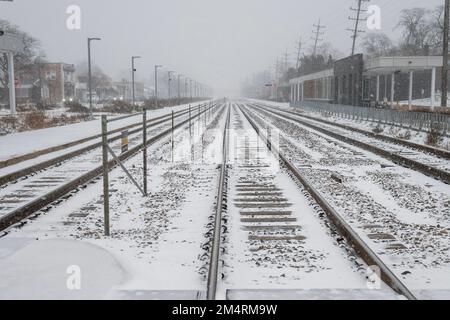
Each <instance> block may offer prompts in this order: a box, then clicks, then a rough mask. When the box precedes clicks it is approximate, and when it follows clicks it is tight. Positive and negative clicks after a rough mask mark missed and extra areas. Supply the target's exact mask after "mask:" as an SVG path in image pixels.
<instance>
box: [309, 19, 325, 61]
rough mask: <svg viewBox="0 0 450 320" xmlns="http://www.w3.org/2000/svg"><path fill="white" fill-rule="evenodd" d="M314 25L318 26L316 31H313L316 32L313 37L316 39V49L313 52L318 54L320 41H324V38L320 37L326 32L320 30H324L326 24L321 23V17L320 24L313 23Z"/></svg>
mask: <svg viewBox="0 0 450 320" xmlns="http://www.w3.org/2000/svg"><path fill="white" fill-rule="evenodd" d="M313 26H314V27H315V28H316V29H315V31H313V33H314V34H315V36H314V37H313V38H311V39H312V40H314V51H313V54H314V55H316V52H317V44H318V43H319V41H322V40H323V39H320V36H321V35H323V34H324V33H323V32H321V31H320V30H322V29H323V28H325V26H322V25H320V19H319V23H318V24H313Z"/></svg>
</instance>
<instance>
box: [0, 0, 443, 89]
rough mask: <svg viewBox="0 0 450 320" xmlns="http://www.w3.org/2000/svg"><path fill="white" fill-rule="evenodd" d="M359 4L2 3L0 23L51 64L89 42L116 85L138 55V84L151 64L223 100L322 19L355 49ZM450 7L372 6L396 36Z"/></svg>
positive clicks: (389, 1) (297, 0) (412, 2)
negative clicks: (404, 17) (420, 10)
mask: <svg viewBox="0 0 450 320" xmlns="http://www.w3.org/2000/svg"><path fill="white" fill-rule="evenodd" d="M355 3H356V0H316V1H311V0H126V1H119V0H38V1H36V0H14V2H13V3H10V2H3V1H0V17H1V18H2V19H7V20H9V21H11V22H13V23H15V24H17V25H19V26H20V27H21V28H22V29H24V30H25V31H28V32H29V33H31V34H33V35H34V36H35V37H37V38H39V39H40V40H41V41H42V46H43V48H44V49H45V51H46V53H47V56H48V58H49V59H50V60H52V61H63V62H68V63H75V64H77V63H80V62H83V61H85V60H86V59H87V58H86V55H87V54H86V37H88V36H91V37H92V36H96V37H102V39H103V40H102V41H101V42H98V43H94V48H93V54H94V63H95V64H97V65H98V66H100V67H101V68H102V69H103V70H104V71H106V72H107V73H108V74H110V75H111V76H113V77H115V78H119V77H129V73H130V72H129V71H128V70H129V68H130V67H129V64H130V62H129V60H130V57H131V56H132V55H140V56H142V57H143V59H142V60H141V61H139V62H138V64H137V68H138V72H137V78H138V79H143V80H146V81H150V79H151V77H153V67H152V66H153V65H154V64H163V65H164V66H165V67H166V68H167V69H170V70H175V71H177V72H180V73H182V74H185V75H187V76H190V77H193V78H195V79H196V80H198V81H200V82H203V83H207V84H210V85H211V86H212V87H214V89H215V91H216V94H217V95H227V96H232V95H234V94H237V93H238V89H239V85H240V83H241V81H242V80H243V79H245V78H246V77H247V76H249V75H251V74H252V73H253V72H257V71H261V70H264V69H267V68H268V67H269V66H272V65H273V64H274V61H275V58H276V57H281V56H282V54H284V52H285V51H286V49H288V51H289V52H290V53H291V55H290V58H291V59H292V60H293V59H294V50H295V43H296V41H297V40H298V37H299V36H300V35H302V36H303V39H304V40H307V45H308V46H310V45H311V44H312V41H311V40H310V37H311V35H312V28H313V27H312V25H313V23H316V22H317V20H318V19H319V18H321V19H322V24H324V25H325V26H326V27H327V28H326V29H325V32H326V33H325V35H324V36H323V38H324V40H325V41H329V42H331V43H332V44H333V45H334V46H335V47H336V48H337V49H338V50H340V51H341V52H342V53H344V54H347V53H348V52H349V51H350V48H351V39H350V37H349V32H348V31H346V29H347V28H349V27H351V26H352V24H351V22H350V21H348V16H349V15H350V10H349V8H350V6H354V5H355ZM443 3H444V0H426V1H423V0H395V1H394V0H372V1H371V4H376V5H379V6H380V7H381V10H382V28H383V30H382V31H384V32H386V33H387V34H389V35H390V36H392V37H394V38H398V36H399V35H398V31H395V30H394V27H395V25H396V24H397V20H398V16H399V12H400V11H401V9H403V8H410V7H415V6H422V7H428V8H432V7H434V6H437V5H439V4H443ZM69 5H78V6H80V8H81V13H82V16H81V19H82V20H81V22H82V25H81V30H75V31H73V30H72V31H70V30H68V29H67V28H66V20H67V18H68V15H67V14H66V9H67V7H68V6H69Z"/></svg>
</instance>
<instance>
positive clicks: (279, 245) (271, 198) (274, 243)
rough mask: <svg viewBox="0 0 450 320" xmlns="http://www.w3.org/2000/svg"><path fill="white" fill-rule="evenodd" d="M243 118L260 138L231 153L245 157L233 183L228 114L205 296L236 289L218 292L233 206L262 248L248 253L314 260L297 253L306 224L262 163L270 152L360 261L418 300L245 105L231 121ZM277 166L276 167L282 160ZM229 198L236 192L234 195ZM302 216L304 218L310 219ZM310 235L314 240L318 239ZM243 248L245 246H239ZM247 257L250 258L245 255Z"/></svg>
mask: <svg viewBox="0 0 450 320" xmlns="http://www.w3.org/2000/svg"><path fill="white" fill-rule="evenodd" d="M240 114H242V115H243V117H244V118H245V119H246V121H248V123H249V124H250V126H251V128H253V130H254V132H255V135H256V139H252V141H250V140H251V138H248V137H244V138H243V139H244V145H243V146H240V147H239V146H238V147H237V150H234V151H235V152H234V154H233V155H234V156H238V157H240V159H244V161H243V162H239V163H235V164H234V167H236V168H234V169H233V170H234V172H235V175H236V177H235V179H234V180H235V181H234V182H233V183H230V182H229V177H228V175H229V172H228V171H229V170H228V168H229V163H228V161H230V160H232V159H231V158H233V155H232V156H230V155H229V146H230V138H229V137H228V131H227V128H228V127H229V126H230V110H229V113H228V115H227V125H226V126H225V134H224V139H223V143H224V145H223V154H224V158H223V163H222V165H221V176H220V183H219V188H218V195H217V206H216V212H215V226H214V235H213V241H212V245H211V247H212V249H211V260H210V265H209V275H208V287H207V298H208V299H210V300H214V299H217V298H221V297H224V296H225V297H226V298H230V297H232V296H233V292H232V290H227V293H226V294H224V293H223V292H220V291H223V289H224V288H223V283H222V282H223V278H224V277H226V275H224V274H223V273H221V263H220V262H221V258H220V257H221V250H220V249H221V248H222V249H223V250H222V252H223V251H224V248H223V245H225V244H224V242H225V243H226V242H227V239H226V237H227V234H228V233H229V231H227V232H226V233H223V230H227V229H229V228H230V226H229V225H228V223H226V224H225V226H224V225H223V223H222V221H228V220H232V219H233V217H231V216H227V214H226V211H227V209H229V208H230V207H231V206H232V205H234V207H235V208H237V210H238V211H237V212H238V213H237V214H238V215H239V221H240V222H239V224H240V226H241V228H242V229H244V230H245V231H246V232H248V239H247V240H248V242H249V243H251V244H254V245H258V244H264V245H261V246H260V247H258V248H252V249H251V250H250V251H251V254H258V253H257V252H260V253H261V254H265V253H267V254H270V253H274V252H276V254H275V256H276V257H288V260H289V259H291V261H290V263H294V262H295V263H302V262H304V263H310V261H301V259H300V258H299V256H301V255H300V251H298V250H302V249H299V248H303V247H304V242H303V241H304V240H305V239H306V238H305V237H304V235H303V233H302V231H303V228H302V221H299V220H298V217H297V216H296V214H295V212H294V211H295V210H294V209H293V208H292V206H293V204H292V203H290V202H289V196H286V194H285V191H284V190H283V189H282V185H280V184H279V181H277V178H275V176H276V175H274V174H273V172H271V170H272V165H273V164H271V163H270V162H267V159H264V157H263V156H262V154H261V152H263V153H264V152H268V153H269V154H272V153H273V155H278V157H279V162H280V164H281V165H282V166H283V167H284V169H285V170H286V172H287V173H288V174H289V175H290V176H291V177H292V178H293V179H294V181H295V183H298V184H301V185H302V186H303V188H304V191H305V193H307V194H308V196H309V197H310V199H311V200H312V202H313V203H311V204H310V205H311V206H312V207H314V208H315V209H317V210H321V211H322V212H324V213H325V214H326V216H327V217H328V220H329V221H330V222H331V224H332V225H333V226H334V228H333V229H335V230H337V231H338V232H339V234H340V235H342V236H343V237H344V238H345V239H346V240H347V243H348V244H349V245H351V246H352V247H353V248H354V250H355V251H356V252H357V253H358V255H359V257H360V258H362V259H363V260H364V262H365V263H366V264H367V265H369V266H374V265H376V266H378V267H379V268H380V270H381V277H382V279H383V281H384V282H385V283H386V284H387V285H388V286H389V287H390V288H392V289H393V290H394V291H395V292H397V293H399V294H401V295H403V296H405V297H406V298H408V299H415V296H414V295H413V294H412V293H411V291H410V290H409V289H408V288H407V287H406V286H405V285H404V284H403V283H402V282H401V281H400V280H399V279H398V278H397V276H396V275H395V274H394V273H393V272H392V271H391V270H390V269H389V268H388V267H387V265H386V264H385V263H384V262H383V261H382V260H381V259H380V258H379V257H378V255H377V254H376V253H375V252H374V251H372V250H371V248H370V247H369V246H368V245H367V244H366V243H365V242H364V241H363V240H362V239H361V238H360V237H359V236H358V234H357V233H356V232H355V231H354V230H353V229H352V228H351V226H350V225H349V224H347V223H346V222H345V221H344V219H343V218H342V217H341V216H340V215H339V213H338V212H337V211H336V210H335V209H334V208H333V207H332V206H331V205H330V204H329V203H328V202H327V201H326V200H325V199H324V197H323V196H322V195H321V194H320V193H319V192H318V191H317V190H316V189H315V188H314V187H313V186H312V185H311V184H310V183H309V181H308V180H307V179H306V178H305V176H304V175H303V174H302V173H301V172H300V171H299V170H298V169H297V168H296V166H295V165H294V164H293V163H291V162H290V161H289V159H287V157H286V156H285V155H283V154H281V153H280V151H281V150H279V149H278V148H277V146H276V144H274V143H273V141H272V138H271V137H270V135H269V136H268V135H265V134H264V132H263V130H262V129H261V128H260V127H259V126H258V125H257V124H256V122H255V121H253V120H252V118H251V117H250V115H249V113H248V110H247V108H245V107H243V106H242V105H237V107H234V114H233V117H234V121H235V125H236V126H238V127H243V121H242V120H241V119H240ZM260 139H262V141H265V142H266V143H267V145H266V144H264V143H263V144H259V141H260ZM230 157H231V158H230ZM250 159H252V160H250ZM276 162H277V163H278V160H277V161H276ZM231 185H232V186H231ZM227 186H228V188H227ZM230 188H231V189H230ZM230 194H232V196H231V195H230ZM305 196H306V195H305ZM231 198H233V199H231ZM231 201H234V204H232V203H231ZM294 208H296V207H294ZM297 209H298V208H297ZM297 211H298V210H297ZM228 214H229V213H228ZM302 218H303V219H306V217H302ZM236 219H237V218H236V217H235V221H237V220H236ZM303 219H302V220H303ZM310 236H311V237H313V236H314V235H310ZM306 241H308V240H306ZM227 245H228V244H227ZM239 245H244V244H241V243H240V244H239ZM302 253H304V252H302ZM297 255H298V256H297ZM246 258H248V256H247V255H246ZM310 258H311V261H314V262H316V259H317V257H316V256H314V255H313V256H312V257H310ZM267 259H268V260H270V259H271V258H269V257H268V256H266V257H264V258H263V259H262V260H261V261H258V263H265V261H266V260H267ZM276 259H278V258H276ZM280 259H281V258H280ZM298 260H300V261H298ZM305 260H307V258H305ZM293 261H294V262H293ZM224 263H225V262H223V263H222V268H224V267H223V265H224ZM239 271H240V270H239ZM297 289H301V288H297Z"/></svg>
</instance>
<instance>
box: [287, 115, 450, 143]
mask: <svg viewBox="0 0 450 320" xmlns="http://www.w3.org/2000/svg"><path fill="white" fill-rule="evenodd" d="M286 109H287V110H290V111H293V112H300V113H301V114H305V115H307V116H311V117H316V118H318V119H322V120H326V121H331V122H334V123H339V124H344V125H347V126H350V127H354V128H358V129H362V130H366V131H370V132H372V131H373V130H374V129H375V128H377V129H381V130H382V132H380V134H382V135H386V136H390V137H393V138H399V137H401V136H404V135H405V134H406V133H408V132H409V133H410V134H411V139H409V140H408V141H411V142H414V143H417V144H422V145H426V139H427V135H428V133H426V132H423V131H417V130H411V129H409V128H407V127H405V128H401V127H394V126H391V125H387V124H379V123H378V122H377V121H365V120H356V119H355V120H353V119H347V118H341V117H337V116H335V115H331V116H330V115H326V116H325V115H323V114H321V113H318V112H306V111H302V110H298V109H295V108H290V107H286ZM439 146H440V147H441V148H442V149H446V150H450V137H448V136H447V137H443V140H442V142H441V143H440V145H439Z"/></svg>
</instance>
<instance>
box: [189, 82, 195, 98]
mask: <svg viewBox="0 0 450 320" xmlns="http://www.w3.org/2000/svg"><path fill="white" fill-rule="evenodd" d="M192 81H194V80H192V79H189V93H190V95H191V101H192Z"/></svg>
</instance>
